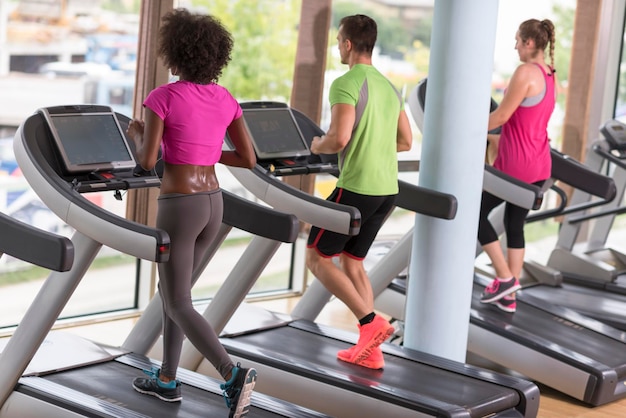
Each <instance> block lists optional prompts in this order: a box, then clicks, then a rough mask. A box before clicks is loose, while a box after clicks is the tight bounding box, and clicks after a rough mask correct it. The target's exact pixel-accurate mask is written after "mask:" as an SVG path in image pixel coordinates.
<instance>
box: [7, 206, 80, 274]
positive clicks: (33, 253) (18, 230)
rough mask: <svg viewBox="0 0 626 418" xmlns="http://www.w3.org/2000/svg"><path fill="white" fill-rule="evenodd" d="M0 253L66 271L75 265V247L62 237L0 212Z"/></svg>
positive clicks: (50, 268)
mask: <svg viewBox="0 0 626 418" xmlns="http://www.w3.org/2000/svg"><path fill="white" fill-rule="evenodd" d="M0 231H1V232H0V253H1V254H8V255H10V256H12V257H15V258H19V259H20V260H23V261H26V262H27V263H30V264H35V265H38V266H40V267H43V268H46V269H49V270H55V271H68V270H69V269H70V268H71V267H72V264H73V262H74V244H73V243H72V241H71V240H70V239H69V238H67V237H64V236H61V235H56V234H53V233H51V232H48V231H44V230H41V229H39V228H35V227H34V226H32V225H29V224H26V223H24V222H22V221H19V220H17V219H15V218H12V217H10V216H9V215H6V214H4V213H1V212H0Z"/></svg>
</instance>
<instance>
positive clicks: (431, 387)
mask: <svg viewBox="0 0 626 418" xmlns="http://www.w3.org/2000/svg"><path fill="white" fill-rule="evenodd" d="M250 106H263V107H271V108H277V109H280V111H281V112H288V111H289V110H290V109H289V107H288V106H287V105H285V104H277V103H274V102H272V103H268V102H262V103H258V104H256V103H252V104H242V107H243V109H244V118H245V117H246V114H247V111H246V109H249V108H250ZM273 114H274V113H273V112H271V111H268V112H267V113H266V115H267V117H268V118H269V117H272V116H271V115H273ZM283 116H284V115H283ZM297 119H298V122H297V123H298V126H299V127H300V128H301V130H302V131H303V132H307V128H306V126H305V125H304V124H303V122H302V120H301V119H300V118H297ZM271 120H272V122H273V123H272V124H268V125H271V126H273V125H275V122H276V120H274V119H271ZM280 120H282V121H284V120H289V119H280ZM309 123H311V124H312V122H309ZM286 129H287V128H286ZM308 129H309V130H310V129H311V126H310V125H309V128H308ZM316 129H317V130H318V131H319V128H316ZM251 133H252V136H255V132H251ZM294 139H298V138H294ZM311 139H312V138H308V140H309V142H310V140H311ZM254 140H256V138H255V139H254ZM270 164H273V163H270V162H269V161H263V160H261V161H260V164H259V166H258V167H256V169H254V170H252V171H250V173H248V175H237V177H238V178H239V179H240V182H241V183H242V184H243V185H244V186H246V187H248V185H251V187H250V190H251V191H253V192H255V191H259V192H258V193H259V196H258V197H260V198H263V197H264V196H266V195H269V196H275V195H276V194H279V193H284V194H289V197H288V198H286V199H284V200H280V199H277V200H280V201H282V202H283V205H284V202H285V201H287V202H290V201H295V202H296V203H297V204H295V205H293V206H292V207H289V206H287V205H285V206H283V207H281V210H285V211H289V212H290V213H294V214H295V215H297V216H298V218H299V219H300V220H303V221H307V222H309V221H308V219H311V218H313V217H315V216H316V213H317V212H318V211H319V210H320V207H324V205H326V204H328V202H326V201H325V200H323V199H319V198H313V197H311V196H309V195H307V194H305V193H304V192H302V191H300V190H297V189H296V188H293V187H291V186H288V185H286V184H285V183H284V182H282V181H280V180H279V179H278V178H277V176H276V175H275V171H271V170H268V169H267V168H266V167H270ZM313 164H315V163H313ZM322 164H328V163H325V162H322ZM273 165H274V166H275V167H276V164H273ZM299 170H300V169H299ZM262 182H263V183H264V186H263V185H261V183H262ZM407 190H413V191H414V192H415V191H416V193H414V194H413V195H411V196H403V197H402V199H400V200H399V201H400V202H403V201H404V202H419V204H418V205H424V206H428V204H427V202H421V201H420V200H419V199H420V198H422V197H423V195H421V194H420V193H419V191H420V190H421V189H420V188H417V187H413V188H411V187H410V185H405V186H404V187H403V191H407ZM433 193H435V194H437V193H436V192H433ZM439 197H440V198H441V199H442V201H443V200H447V205H446V206H447V210H445V211H444V213H443V214H440V216H441V217H444V218H445V217H446V216H454V214H455V210H456V209H455V199H454V198H453V197H452V196H450V195H444V194H443V193H442V194H439ZM268 200H269V199H268ZM452 207H454V210H453V211H452V213H450V212H451V211H450V209H451V208H452ZM429 210H431V211H432V208H430V209H429ZM341 218H342V214H341V213H337V215H336V216H335V217H334V219H331V218H330V217H327V219H322V220H321V221H320V222H321V223H318V225H319V226H321V227H324V228H326V227H328V229H331V228H335V229H337V230H342V229H343V230H344V231H350V225H346V224H345V223H346V220H348V221H349V219H347V218H345V217H344V218H343V220H342V221H339V220H340V219H341ZM344 233H345V232H344ZM246 261H247V260H245V259H243V258H242V260H241V262H243V263H246ZM246 264H248V263H246ZM250 276H253V274H250ZM250 281H254V277H248V276H246V275H243V274H237V275H233V277H229V278H228V279H227V280H226V282H225V283H224V285H223V286H222V288H221V289H220V291H222V289H228V288H231V287H232V288H233V289H234V288H236V287H237V286H244V287H247V286H248V285H249V283H248V284H247V285H245V284H242V282H250ZM310 289H311V288H309V289H308V290H307V291H306V292H305V296H306V294H307V293H308V292H309V291H310ZM235 293H236V292H234V291H233V292H228V293H226V294H228V295H233V294H235ZM237 296H238V297H237V298H235V297H233V298H232V299H230V304H231V305H236V304H237V303H238V302H239V301H240V300H241V298H242V294H241V292H240V293H239V294H238V295H237ZM219 299H220V298H219V297H218V296H216V298H215V299H214V300H213V301H212V302H211V305H209V308H208V309H211V308H212V307H213V306H212V305H213V303H214V302H215V301H217V300H219ZM221 299H224V298H223V297H222V298H221ZM251 312H252V313H251ZM213 314H215V312H212V313H211V315H208V313H207V312H205V316H207V317H209V316H210V317H212V316H213ZM357 338H358V336H357V335H356V334H355V333H350V332H346V331H339V330H336V329H334V328H331V327H326V326H322V325H318V324H316V323H314V322H313V321H312V320H308V319H302V318H298V317H294V316H292V315H278V314H275V313H272V312H268V311H265V310H262V309H257V308H253V307H250V306H246V305H242V307H241V308H240V309H239V310H238V311H237V312H236V313H235V314H234V315H233V317H232V318H231V320H230V321H229V322H228V324H227V326H226V327H225V328H224V331H223V333H222V334H221V340H222V343H223V344H224V346H225V347H226V349H227V351H228V352H229V353H230V354H231V356H233V357H234V358H237V359H238V360H240V361H242V362H243V363H245V364H252V365H253V366H254V367H255V368H256V369H257V370H258V372H259V376H262V378H260V379H259V380H258V382H257V386H256V387H255V389H258V390H259V391H261V392H263V393H266V394H269V395H271V396H275V397H281V398H283V399H286V400H288V401H290V402H294V403H297V404H300V405H303V406H305V407H308V408H311V409H315V410H319V411H321V412H323V413H327V414H329V415H332V416H382V415H384V416H387V417H406V416H438V417H484V416H493V417H497V416H502V417H504V416H507V417H521V416H528V417H534V416H536V414H537V411H538V402H539V391H538V389H537V387H536V386H535V385H534V384H532V383H529V382H527V381H525V380H523V379H519V378H516V377H512V376H505V375H502V374H499V373H495V372H492V371H487V370H484V369H481V368H477V367H473V366H469V365H466V364H459V363H457V362H453V361H449V360H447V359H442V358H439V357H436V356H432V355H427V354H425V353H421V352H417V351H413V350H409V349H406V348H403V347H397V346H393V345H391V344H383V346H382V347H383V351H384V352H385V353H386V357H385V361H386V366H385V370H384V371H380V370H370V369H366V368H363V367H360V366H356V365H353V364H349V363H345V362H340V361H338V360H337V359H336V353H337V351H339V350H342V349H345V348H348V347H349V346H350V345H352V344H354V343H355V342H356V340H357ZM181 362H182V363H181V364H184V365H185V367H186V368H189V369H193V370H198V371H201V372H203V373H207V374H209V373H214V372H213V371H212V370H211V367H210V366H209V365H207V363H206V361H204V360H203V359H202V358H201V356H199V355H198V354H197V353H193V352H185V351H184V354H183V357H182V358H181Z"/></svg>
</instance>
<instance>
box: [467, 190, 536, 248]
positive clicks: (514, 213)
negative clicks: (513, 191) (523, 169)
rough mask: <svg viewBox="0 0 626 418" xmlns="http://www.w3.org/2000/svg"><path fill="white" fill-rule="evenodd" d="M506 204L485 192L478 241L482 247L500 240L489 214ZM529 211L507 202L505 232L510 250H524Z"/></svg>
mask: <svg viewBox="0 0 626 418" xmlns="http://www.w3.org/2000/svg"><path fill="white" fill-rule="evenodd" d="M543 183H545V180H542V181H538V182H535V183H533V184H534V185H536V186H539V187H541V186H543ZM502 202H504V200H503V199H500V198H499V197H497V196H494V195H492V194H491V193H488V192H483V196H482V199H481V202H480V217H479V218H478V241H479V242H480V245H482V246H485V245H487V244H491V243H492V242H494V241H497V240H498V234H497V233H496V231H495V229H494V228H493V225H492V224H491V222H489V213H491V211H492V210H493V209H494V208H495V207H496V206H498V205H500V204H501V203H502ZM528 212H529V209H525V208H522V207H520V206H516V205H514V204H512V203H509V202H506V203H505V207H504V231H505V232H506V241H507V247H508V248H524V247H525V245H526V241H525V240H524V223H525V222H526V216H527V215H528Z"/></svg>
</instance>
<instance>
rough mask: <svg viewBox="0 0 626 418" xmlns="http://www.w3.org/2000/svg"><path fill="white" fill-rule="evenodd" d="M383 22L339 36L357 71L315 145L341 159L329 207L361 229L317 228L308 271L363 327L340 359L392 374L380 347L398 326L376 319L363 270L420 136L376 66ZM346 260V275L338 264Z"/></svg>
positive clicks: (358, 18) (345, 25)
mask: <svg viewBox="0 0 626 418" xmlns="http://www.w3.org/2000/svg"><path fill="white" fill-rule="evenodd" d="M376 36H377V26H376V22H375V21H374V20H372V19H371V18H369V17H367V16H364V15H354V16H346V17H344V18H343V19H342V20H341V22H340V24H339V34H338V35H337V41H338V47H339V53H340V56H341V63H342V64H347V65H348V66H349V68H350V69H349V71H348V72H347V73H345V74H344V75H342V76H341V77H339V78H337V79H336V80H335V81H334V82H333V84H332V85H331V87H330V97H329V99H330V105H331V121H330V127H329V128H328V132H327V133H326V135H323V136H321V137H315V138H313V141H312V143H311V152H313V153H315V154H333V153H337V155H338V161H339V169H340V174H339V179H338V181H337V186H336V188H335V190H334V191H333V193H332V194H331V195H330V196H329V197H328V200H330V201H333V202H337V203H342V204H346V205H350V206H354V207H356V208H357V209H359V211H360V212H361V228H360V232H359V234H358V235H356V236H347V235H342V234H338V233H335V232H331V231H327V230H324V229H320V228H318V227H315V226H313V227H312V228H311V232H310V235H309V239H308V244H307V257H306V259H307V260H306V261H307V267H308V268H309V270H311V272H312V273H313V274H314V275H315V277H317V278H318V280H319V281H320V282H321V283H322V284H323V285H324V286H325V287H326V289H328V291H330V292H331V293H332V294H333V295H335V296H336V297H338V298H339V299H340V300H341V301H342V302H343V303H345V304H346V306H347V307H348V308H349V309H350V310H351V311H352V313H354V315H355V316H356V318H357V319H358V320H359V325H358V326H359V340H358V342H357V344H356V345H355V346H353V347H350V348H349V349H347V350H342V351H340V352H339V353H337V357H338V358H339V359H340V360H343V361H346V362H349V363H354V364H358V365H361V366H364V367H368V368H373V369H380V368H382V367H383V366H384V359H383V355H382V351H381V350H380V348H379V346H380V344H382V343H383V342H384V341H385V340H386V339H387V338H388V337H389V336H391V334H392V333H393V331H394V329H393V326H392V325H391V324H390V323H389V322H388V321H387V320H386V319H385V318H383V317H382V316H380V315H376V314H375V312H374V295H373V291H372V286H371V283H370V281H369V277H368V276H367V273H366V271H365V268H364V267H363V259H364V258H365V256H366V255H367V252H368V251H369V248H370V247H371V245H372V242H373V241H374V239H375V238H376V235H377V234H378V231H379V230H380V227H381V226H382V224H383V222H384V220H385V219H386V218H387V216H388V215H389V214H390V212H391V211H392V210H393V207H394V201H395V197H396V195H397V193H398V159H397V152H398V151H408V150H409V149H411V143H412V133H411V127H410V125H409V121H408V118H407V116H406V113H405V112H404V102H403V100H402V97H401V96H400V94H399V93H398V92H397V91H396V89H395V88H394V87H393V85H392V84H391V83H390V82H389V80H387V79H386V78H385V77H384V76H383V75H382V74H381V73H380V72H379V71H378V70H377V69H376V68H374V67H373V66H372V51H373V49H374V44H375V43H376ZM336 256H338V257H339V260H340V266H341V267H340V268H339V267H337V266H336V265H335V264H334V263H333V260H332V259H333V257H336Z"/></svg>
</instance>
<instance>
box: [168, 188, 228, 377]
mask: <svg viewBox="0 0 626 418" xmlns="http://www.w3.org/2000/svg"><path fill="white" fill-rule="evenodd" d="M223 212H224V204H223V200H222V192H221V191H219V190H217V191H215V192H211V193H196V194H188V195H187V194H167V195H162V196H160V197H159V200H158V214H157V221H156V226H157V228H160V229H163V230H164V231H166V232H167V233H168V234H169V236H170V258H169V261H167V262H166V263H160V264H159V266H158V267H159V293H160V295H161V300H162V302H163V312H164V314H163V364H162V366H161V372H162V373H163V375H165V376H167V377H175V376H176V369H177V368H178V363H179V361H180V353H181V350H182V344H183V338H184V337H185V335H186V336H187V338H188V339H189V341H190V342H191V343H192V344H193V346H194V347H195V348H196V349H197V350H198V351H199V352H200V353H202V355H203V356H204V357H205V358H206V359H207V360H209V361H210V362H211V364H212V365H213V366H214V367H215V368H216V370H217V371H218V372H219V373H220V375H221V376H222V377H225V376H227V375H228V373H229V372H230V371H231V369H232V368H233V362H232V360H231V359H230V356H229V355H228V353H227V352H226V350H225V349H224V347H223V346H222V344H221V343H220V341H219V339H218V337H217V334H216V333H215V331H214V330H213V327H211V324H209V322H208V321H207V320H206V319H205V318H204V317H203V316H202V315H201V314H200V313H198V311H196V310H195V309H194V307H193V304H192V300H191V280H192V273H193V271H194V270H195V269H196V267H197V264H198V262H200V260H202V257H203V255H204V254H205V252H206V251H207V249H208V247H209V245H210V244H211V242H212V241H213V240H214V239H215V237H216V236H217V232H218V231H219V227H220V225H221V223H222V215H223Z"/></svg>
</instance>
